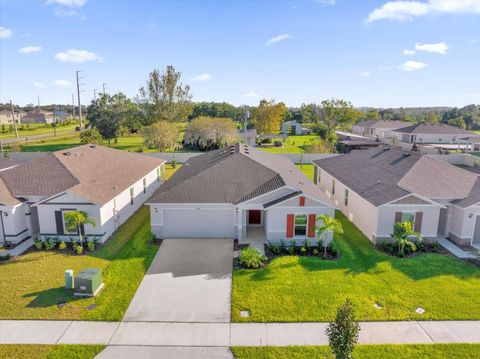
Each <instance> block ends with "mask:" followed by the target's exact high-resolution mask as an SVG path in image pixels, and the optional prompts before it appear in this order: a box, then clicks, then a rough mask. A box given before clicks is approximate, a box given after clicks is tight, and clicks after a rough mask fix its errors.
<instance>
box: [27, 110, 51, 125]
mask: <svg viewBox="0 0 480 359" xmlns="http://www.w3.org/2000/svg"><path fill="white" fill-rule="evenodd" d="M53 122H54V116H53V112H50V111H45V110H42V109H41V108H35V109H33V110H31V111H28V112H27V114H26V115H25V116H23V117H22V123H53Z"/></svg>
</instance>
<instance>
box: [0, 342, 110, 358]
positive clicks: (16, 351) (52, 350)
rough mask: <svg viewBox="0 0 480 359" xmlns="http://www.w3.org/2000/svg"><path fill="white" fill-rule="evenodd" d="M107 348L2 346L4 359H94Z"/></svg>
mask: <svg viewBox="0 0 480 359" xmlns="http://www.w3.org/2000/svg"><path fill="white" fill-rule="evenodd" d="M104 348H105V347H104V346H103V345H66V344H60V345H28V344H12V345H10V344H5V345H0V358H2V359H18V358H28V359H64V358H68V359H92V358H94V357H95V356H96V355H97V354H98V353H100V352H101V351H102V350H103V349H104Z"/></svg>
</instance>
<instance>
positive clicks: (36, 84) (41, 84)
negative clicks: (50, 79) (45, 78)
mask: <svg viewBox="0 0 480 359" xmlns="http://www.w3.org/2000/svg"><path fill="white" fill-rule="evenodd" d="M33 86H35V87H36V88H37V89H43V88H44V87H45V85H44V84H43V83H42V82H34V83H33Z"/></svg>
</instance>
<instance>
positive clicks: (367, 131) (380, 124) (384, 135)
mask: <svg viewBox="0 0 480 359" xmlns="http://www.w3.org/2000/svg"><path fill="white" fill-rule="evenodd" d="M411 124H412V123H411V122H407V121H383V120H380V121H376V120H366V121H363V122H360V123H357V124H356V125H354V126H353V127H352V132H353V133H354V134H357V135H360V136H365V137H371V138H378V139H379V140H380V141H382V140H384V139H389V138H391V137H392V131H394V130H397V129H399V128H402V127H407V126H410V125H411Z"/></svg>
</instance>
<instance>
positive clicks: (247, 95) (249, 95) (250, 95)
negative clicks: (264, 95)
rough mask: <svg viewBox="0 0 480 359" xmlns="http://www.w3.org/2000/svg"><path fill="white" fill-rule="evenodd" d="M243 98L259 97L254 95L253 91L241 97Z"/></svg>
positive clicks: (256, 94)
mask: <svg viewBox="0 0 480 359" xmlns="http://www.w3.org/2000/svg"><path fill="white" fill-rule="evenodd" d="M243 97H245V98H258V97H260V95H259V94H258V93H256V92H255V91H250V92H248V93H246V94H245V95H243Z"/></svg>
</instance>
